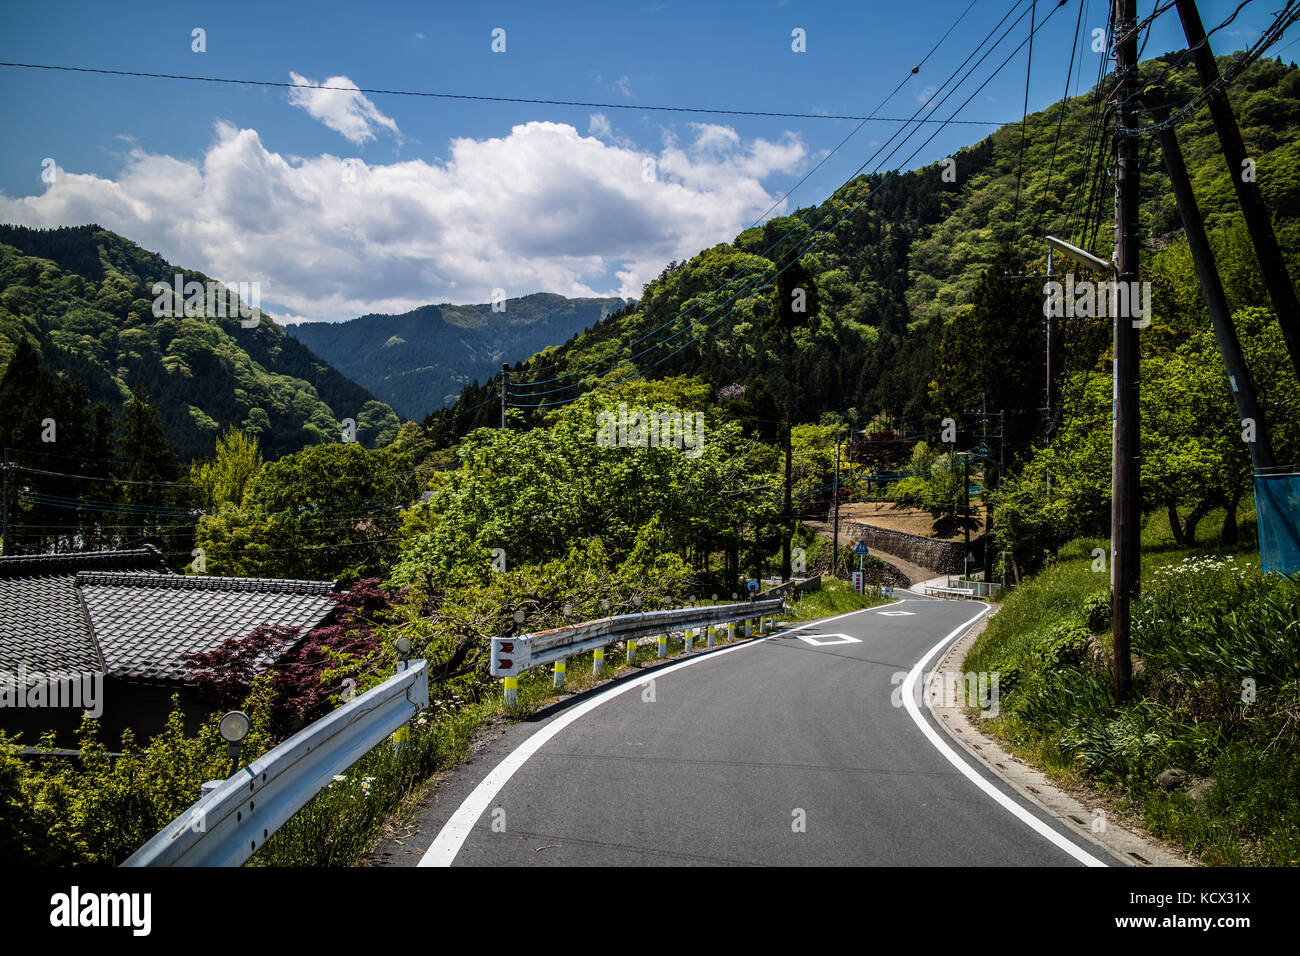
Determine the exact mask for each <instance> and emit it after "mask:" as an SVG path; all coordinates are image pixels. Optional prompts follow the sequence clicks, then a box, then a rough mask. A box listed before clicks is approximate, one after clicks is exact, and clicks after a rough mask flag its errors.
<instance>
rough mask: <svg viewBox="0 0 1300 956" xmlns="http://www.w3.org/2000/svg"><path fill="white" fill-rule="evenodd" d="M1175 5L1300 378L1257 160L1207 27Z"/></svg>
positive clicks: (1297, 305)
mask: <svg viewBox="0 0 1300 956" xmlns="http://www.w3.org/2000/svg"><path fill="white" fill-rule="evenodd" d="M1177 4H1178V17H1179V19H1181V20H1182V21H1183V33H1184V34H1185V35H1186V36H1187V45H1188V46H1189V47H1191V50H1192V58H1193V60H1194V61H1195V63H1196V72H1197V73H1198V74H1199V75H1200V78H1201V85H1202V86H1203V87H1205V89H1206V90H1207V91H1211V90H1212V91H1213V92H1210V94H1209V97H1208V100H1207V102H1208V104H1209V107H1210V119H1212V120H1213V121H1214V129H1215V132H1217V133H1218V134H1219V145H1220V147H1221V148H1222V149H1223V158H1224V159H1225V160H1226V161H1227V163H1228V178H1229V179H1231V180H1232V185H1233V186H1234V187H1236V190H1237V201H1238V202H1240V203H1241V211H1242V214H1243V215H1244V216H1245V219H1246V228H1247V229H1248V230H1249V231H1250V240H1251V242H1252V243H1254V246H1255V255H1256V256H1258V257H1259V268H1260V271H1261V272H1262V273H1263V274H1264V284H1265V285H1266V286H1267V287H1268V295H1269V298H1270V299H1272V300H1273V310H1274V311H1275V312H1276V313H1277V324H1278V325H1279V326H1281V328H1282V338H1283V340H1284V341H1285V342H1286V350H1287V352H1288V353H1289V354H1290V356H1291V364H1292V365H1293V366H1294V367H1295V370H1296V375H1297V376H1300V301H1297V299H1296V293H1295V286H1293V285H1292V284H1291V277H1290V276H1289V275H1288V274H1287V270H1286V262H1285V261H1284V260H1283V258H1282V250H1281V249H1280V248H1278V244H1277V236H1276V235H1275V234H1274V233H1273V221H1272V219H1271V218H1270V217H1269V212H1268V207H1267V206H1265V205H1264V197H1263V196H1262V195H1261V194H1260V191H1259V185H1258V184H1257V183H1256V182H1255V177H1254V175H1253V174H1252V175H1249V176H1248V175H1247V171H1248V170H1249V171H1253V170H1254V166H1255V164H1254V161H1253V160H1252V159H1251V158H1250V157H1248V156H1247V155H1246V147H1245V144H1244V143H1242V141H1241V130H1240V129H1238V128H1237V120H1236V117H1234V116H1233V115H1232V106H1231V105H1230V104H1229V103H1228V94H1227V93H1225V92H1224V91H1223V90H1222V89H1220V88H1219V86H1218V84H1219V82H1220V76H1219V65H1218V64H1217V63H1216V62H1215V61H1214V52H1213V51H1212V50H1211V49H1210V44H1209V42H1208V39H1207V38H1206V36H1205V27H1204V26H1203V25H1202V24H1201V15H1200V13H1199V12H1198V11H1197V9H1196V2H1195V0H1177ZM1135 39H1136V38H1135Z"/></svg>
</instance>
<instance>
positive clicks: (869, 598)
mask: <svg viewBox="0 0 1300 956" xmlns="http://www.w3.org/2000/svg"><path fill="white" fill-rule="evenodd" d="M888 603H889V599H888V598H883V597H875V596H874V595H872V594H871V593H870V591H868V592H867V593H866V594H858V592H857V591H855V590H854V589H853V585H851V584H849V583H848V582H847V581H841V580H840V579H839V578H832V577H828V576H823V577H822V586H821V588H820V589H819V590H816V591H809V592H807V593H805V594H800V595H798V597H797V599H796V600H794V601H792V602H791V605H790V608H791V609H790V611H789V612H787V613H786V614H783V615H782V619H783V620H789V621H815V620H817V619H818V618H821V617H833V616H834V615H836V614H847V613H848V612H850V611H860V610H862V609H863V608H868V607H877V606H879V605H881V604H888Z"/></svg>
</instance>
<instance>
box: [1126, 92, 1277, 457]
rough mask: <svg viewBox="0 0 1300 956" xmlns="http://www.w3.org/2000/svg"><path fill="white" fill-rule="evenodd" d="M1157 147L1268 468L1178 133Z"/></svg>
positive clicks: (1165, 134)
mask: <svg viewBox="0 0 1300 956" xmlns="http://www.w3.org/2000/svg"><path fill="white" fill-rule="evenodd" d="M1160 92H1161V91H1158V90H1147V94H1146V95H1147V97H1148V101H1149V102H1150V101H1153V100H1156V99H1157V98H1158V97H1159V95H1160ZM1151 116H1152V118H1153V119H1154V120H1155V121H1156V123H1157V124H1159V123H1163V122H1164V121H1165V120H1167V119H1168V118H1169V107H1168V106H1166V105H1163V104H1160V105H1157V104H1155V103H1153V104H1152V106H1151ZM1157 135H1158V136H1159V137H1160V149H1161V151H1162V152H1163V153H1164V157H1165V170H1166V171H1167V172H1168V173H1169V182H1170V183H1171V184H1172V186H1173V188H1174V198H1175V199H1177V200H1178V215H1179V216H1180V217H1181V218H1182V220H1183V229H1184V231H1185V232H1186V233H1187V245H1188V247H1189V248H1190V249H1191V253H1192V261H1193V262H1194V263H1195V264H1196V276H1197V278H1198V279H1200V281H1201V294H1202V295H1203V296H1204V297H1205V307H1206V309H1208V310H1209V313H1210V324H1211V325H1212V326H1214V337H1215V339H1217V340H1218V343H1219V352H1220V354H1221V355H1222V356H1223V367H1224V369H1225V370H1226V371H1227V373H1228V384H1229V385H1231V386H1232V400H1233V402H1235V403H1236V405H1237V417H1238V418H1240V419H1241V420H1242V428H1243V429H1245V427H1246V422H1248V421H1249V422H1253V423H1254V433H1255V440H1254V441H1252V442H1249V443H1248V445H1249V447H1250V460H1251V463H1252V464H1253V465H1254V466H1255V472H1256V474H1258V473H1259V471H1260V469H1262V468H1270V467H1272V466H1273V465H1274V464H1276V462H1275V461H1274V459H1273V443H1272V441H1271V440H1270V438H1269V430H1268V426H1267V423H1266V422H1265V421H1264V415H1263V413H1262V412H1261V411H1260V408H1259V401H1258V399H1257V398H1256V396H1255V383H1254V381H1253V380H1252V379H1251V377H1250V369H1249V368H1248V367H1247V365H1246V358H1245V356H1244V355H1243V354H1242V352H1241V342H1240V341H1239V340H1238V338H1237V329H1236V327H1235V326H1234V325H1233V324H1232V312H1231V310H1230V309H1229V308H1228V297H1227V296H1226V295H1224V292H1223V283H1222V282H1221V281H1220V280H1219V270H1218V269H1217V268H1215V265H1214V252H1213V251H1212V250H1211V249H1210V240H1209V238H1208V237H1207V236H1206V235H1205V224H1204V223H1203V222H1202V221H1201V211H1200V208H1199V207H1198V206H1197V203H1196V194H1195V193H1194V192H1193V191H1192V181H1191V180H1190V179H1189V178H1188V176H1187V166H1186V165H1185V164H1184V163H1183V152H1182V150H1181V149H1179V147H1178V135H1177V134H1176V133H1175V132H1174V129H1173V127H1172V126H1171V127H1169V128H1167V129H1163V130H1161V131H1160V132H1159V133H1158V134H1157Z"/></svg>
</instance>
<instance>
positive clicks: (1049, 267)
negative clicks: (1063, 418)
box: [985, 246, 1054, 430]
mask: <svg viewBox="0 0 1300 956" xmlns="http://www.w3.org/2000/svg"><path fill="white" fill-rule="evenodd" d="M1052 251H1053V250H1052V247H1051V246H1048V247H1047V281H1048V282H1051V281H1052V279H1053V277H1054V272H1053V270H1052ZM1047 423H1048V428H1050V427H1051V423H1052V313H1051V312H1050V311H1049V312H1048V313H1047ZM985 428H986V430H987V423H985Z"/></svg>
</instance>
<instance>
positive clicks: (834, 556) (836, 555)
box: [831, 438, 840, 574]
mask: <svg viewBox="0 0 1300 956" xmlns="http://www.w3.org/2000/svg"><path fill="white" fill-rule="evenodd" d="M834 500H835V550H833V551H832V552H831V560H832V562H833V564H832V566H831V573H832V574H834V573H835V572H836V571H839V569H840V440H839V439H838V438H836V439H835V499H834Z"/></svg>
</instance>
